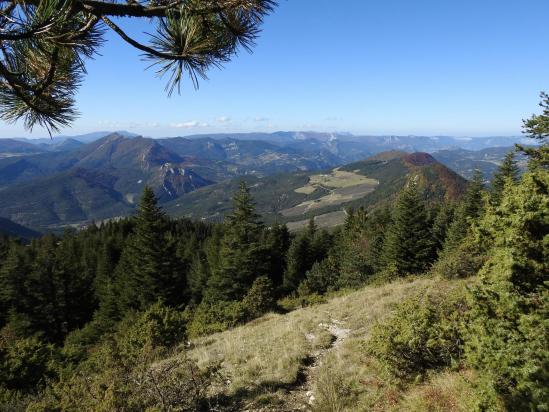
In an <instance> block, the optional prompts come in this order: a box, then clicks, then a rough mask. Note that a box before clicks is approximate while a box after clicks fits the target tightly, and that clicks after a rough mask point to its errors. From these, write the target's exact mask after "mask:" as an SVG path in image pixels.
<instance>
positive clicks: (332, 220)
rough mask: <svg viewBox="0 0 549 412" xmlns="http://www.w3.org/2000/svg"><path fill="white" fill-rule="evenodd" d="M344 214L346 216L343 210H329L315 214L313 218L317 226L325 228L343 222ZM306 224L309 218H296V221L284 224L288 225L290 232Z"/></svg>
mask: <svg viewBox="0 0 549 412" xmlns="http://www.w3.org/2000/svg"><path fill="white" fill-rule="evenodd" d="M345 216H347V213H345V211H344V210H336V211H335V212H329V213H324V214H323V215H318V216H315V218H314V219H315V224H316V226H317V227H320V228H324V229H327V228H331V227H336V226H339V225H341V224H343V222H345ZM308 224H309V219H303V220H298V221H297V222H288V223H286V226H288V229H289V230H290V231H291V232H294V231H296V230H301V229H303V228H305V227H306V226H307V225H308Z"/></svg>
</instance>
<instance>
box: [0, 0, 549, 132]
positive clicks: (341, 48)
mask: <svg viewBox="0 0 549 412" xmlns="http://www.w3.org/2000/svg"><path fill="white" fill-rule="evenodd" d="M548 15H549V2H548V1H547V0H523V1H516V0H497V1H496V0H481V1H479V0H460V1H450V0H413V1H412V0H342V1H334V0H280V4H279V7H278V8H277V9H276V10H275V12H274V14H272V15H271V16H269V17H267V19H266V21H265V24H264V26H263V33H262V35H261V37H260V38H259V40H258V42H257V46H256V47H255V49H254V53H253V54H248V53H246V52H244V51H242V52H241V53H240V54H239V55H238V56H237V57H236V58H235V59H234V60H233V61H232V62H231V63H229V64H227V65H226V66H225V67H224V69H222V70H217V69H215V70H213V71H211V72H210V73H209V77H210V79H209V80H208V81H203V82H201V84H200V89H199V90H197V91H195V90H194V89H193V88H192V85H191V83H190V82H189V81H187V82H185V83H184V85H183V89H182V93H181V95H180V96H178V95H174V96H172V97H171V98H168V97H167V95H166V93H165V91H164V86H165V79H164V80H163V79H158V78H156V77H155V74H154V70H152V69H150V70H145V68H146V67H147V66H148V63H147V62H144V61H142V60H141V58H140V53H139V52H138V51H136V50H134V49H132V48H131V47H130V46H127V45H126V44H124V43H123V42H122V41H121V40H119V39H118V38H116V37H115V35H113V34H109V35H108V40H109V41H108V43H107V44H106V45H105V46H103V48H102V49H101V51H100V52H101V54H102V55H101V56H98V57H97V58H96V59H95V60H93V61H90V62H88V65H87V67H88V72H89V73H88V76H87V78H86V80H85V83H84V84H83V86H82V87H81V89H80V91H79V93H78V96H77V98H78V108H79V110H80V112H81V117H80V118H79V119H78V120H77V121H76V122H75V123H74V125H73V127H72V128H68V129H65V130H63V134H80V133H86V132H90V131H97V130H120V129H124V130H129V131H133V132H136V133H140V134H143V135H146V136H153V137H160V136H177V135H187V134H194V133H213V132H225V131H227V132H237V131H275V130H319V131H349V132H352V133H357V134H428V135H461V136H463V135H470V136H482V135H513V134H518V133H520V125H521V119H522V118H524V117H526V116H528V115H530V114H531V113H533V112H535V111H537V102H538V94H539V92H540V91H541V90H549V52H548V51H549V50H548V44H549V24H547V21H546V18H547V16H548ZM120 24H121V25H122V26H124V27H125V28H126V29H127V30H128V31H129V32H132V33H138V32H140V31H144V30H145V31H146V30H149V31H150V30H151V28H149V27H147V26H146V25H144V24H143V23H133V22H120ZM45 134H46V133H45V131H44V130H41V129H35V131H34V132H33V133H32V136H33V137H42V136H44V135H45ZM24 135H27V133H26V132H25V131H24V129H23V128H22V126H21V125H20V124H17V125H15V126H10V125H7V124H5V123H2V125H1V126H0V136H1V137H14V136H24Z"/></svg>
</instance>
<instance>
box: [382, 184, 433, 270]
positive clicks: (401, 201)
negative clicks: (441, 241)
mask: <svg viewBox="0 0 549 412" xmlns="http://www.w3.org/2000/svg"><path fill="white" fill-rule="evenodd" d="M429 229H430V228H429V223H428V221H427V212H426V209H425V204H424V202H423V200H422V199H421V196H420V194H419V192H418V189H417V185H416V183H415V181H414V180H413V179H412V180H410V182H409V183H408V185H407V187H406V188H404V190H402V192H401V193H400V195H399V196H398V199H397V201H396V204H395V209H394V212H393V222H392V224H391V226H390V227H389V230H388V233H387V238H386V241H385V244H384V248H385V250H384V256H385V263H386V265H387V266H391V267H394V268H395V269H396V270H397V271H398V272H399V273H400V274H407V273H412V274H413V273H420V272H422V271H424V270H426V269H427V268H428V266H429V264H430V263H431V262H432V260H433V242H432V239H431V232H430V230H429Z"/></svg>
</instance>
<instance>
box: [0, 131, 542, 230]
mask: <svg viewBox="0 0 549 412" xmlns="http://www.w3.org/2000/svg"><path fill="white" fill-rule="evenodd" d="M515 142H520V143H522V144H529V143H531V142H530V141H529V140H528V139H524V138H522V137H516V138H511V137H501V138H497V137H490V138H456V137H444V136H439V137H425V136H353V135H350V134H333V133H316V132H276V133H245V134H211V135H197V136H188V137H175V138H165V139H150V138H143V137H139V136H136V135H134V134H131V133H128V132H119V133H108V132H98V133H92V134H88V135H83V136H72V137H56V138H54V139H51V140H50V139H0V216H2V217H5V218H8V219H11V220H12V221H14V222H16V223H18V224H22V225H25V226H29V227H33V228H38V229H40V230H42V229H56V228H59V227H62V226H65V225H76V226H78V225H84V224H87V223H89V222H90V221H92V220H96V221H97V220H104V219H109V218H113V217H117V216H124V215H128V214H131V213H132V212H133V210H134V208H135V204H136V202H137V200H138V197H139V196H140V193H141V192H142V190H143V186H144V185H145V184H148V185H150V186H151V187H153V189H154V190H155V192H156V194H157V196H158V197H159V199H160V202H161V203H162V204H165V205H166V208H167V210H168V211H169V212H171V213H173V214H177V215H192V216H195V217H209V216H212V215H215V216H217V215H222V214H223V213H224V210H225V209H226V207H227V203H226V201H227V200H228V199H229V198H230V195H231V193H232V191H233V189H235V186H236V184H237V183H236V182H237V181H238V179H240V178H241V177H246V178H247V179H249V181H250V184H252V185H258V186H257V187H259V186H262V187H270V188H271V189H272V188H273V187H279V186H280V190H281V191H282V192H280V191H278V192H277V190H278V189H272V190H274V191H273V192H272V196H270V197H269V195H268V192H266V194H265V196H263V194H261V193H259V196H260V197H264V198H265V204H266V205H268V208H267V209H269V210H270V211H269V213H271V214H272V213H274V214H275V215H276V214H277V213H278V212H279V211H281V210H284V209H280V207H282V206H283V205H286V206H288V207H293V206H295V205H293V206H290V204H291V203H292V201H293V200H296V201H297V200H301V201H308V200H313V198H314V196H316V194H318V195H319V196H320V195H321V194H322V190H320V189H319V190H320V191H318V190H317V192H316V194H315V195H313V194H308V195H306V196H305V198H303V196H301V195H303V193H296V192H294V191H293V189H292V187H293V186H292V185H293V184H294V183H299V184H302V186H303V187H305V186H306V184H307V179H308V178H309V176H310V175H311V173H309V172H311V171H318V170H325V171H327V172H328V173H329V174H330V173H335V172H334V168H336V167H339V166H342V165H345V164H349V163H353V162H357V161H361V160H363V159H366V158H370V157H371V156H375V155H376V154H378V153H381V152H385V151H395V150H398V151H399V153H400V155H399V156H397V157H398V158H399V159H401V158H402V156H404V154H403V153H406V152H408V153H410V152H430V153H432V154H433V156H434V158H436V159H437V160H438V161H440V162H441V163H443V164H445V165H446V166H449V167H450V168H452V169H454V170H455V171H456V172H458V173H459V174H461V175H463V176H466V177H469V176H470V174H471V173H472V170H473V169H474V168H481V169H482V170H483V171H484V172H485V173H486V176H487V178H488V179H489V178H490V177H491V174H492V173H493V171H494V170H495V169H496V168H497V164H498V162H499V161H500V160H501V159H502V158H503V156H504V155H505V153H506V152H507V151H508V150H510V149H511V146H512V144H513V143H515ZM493 146H497V147H493ZM433 160H434V159H433ZM402 162H403V161H401V163H402ZM435 163H436V164H438V162H435ZM435 163H433V164H435ZM355 166H356V168H358V169H360V167H359V166H360V165H355ZM355 166H353V167H355ZM433 167H434V166H433ZM436 167H440V166H436ZM338 170H340V172H338V173H339V174H341V171H344V170H346V169H345V168H341V169H338ZM383 170H385V169H383ZM387 170H392V169H390V168H389V169H387ZM400 171H401V173H400V172H399V173H400V174H399V176H400V177H399V179H402V176H404V175H407V174H408V173H409V169H402V168H401V169H400ZM281 173H282V174H283V175H280V174H281ZM368 173H371V171H368ZM368 173H366V176H367V177H368V178H373V179H378V178H376V177H374V176H370V174H368ZM376 173H380V174H381V175H383V174H384V173H385V172H380V171H375V173H374V174H376ZM387 173H389V172H387ZM403 173H404V174H403ZM444 173H446V172H444ZM336 174H337V173H336ZM381 175H380V176H381ZM338 176H339V175H338ZM338 176H335V175H334V179H335V180H334V181H338V182H339V183H338V184H341V181H342V179H340V178H339V177H338ZM235 178H236V180H231V179H235ZM353 178H354V177H353ZM284 179H287V181H286V183H283V182H285V180H284ZM288 179H289V180H288ZM338 179H339V180H338ZM358 179H359V180H361V178H358ZM384 179H385V178H384V177H383V176H381V177H380V179H378V180H379V182H380V183H379V184H380V188H381V187H385V186H386V184H382V183H381V182H383V181H384ZM399 182H401V180H399ZM290 183H291V184H290ZM399 184H400V183H399ZM273 185H274V186H273ZM284 185H285V186H284ZM397 186H398V185H397ZM397 186H395V187H397ZM199 189H200V190H199ZM271 189H269V190H271ZM290 189H291V190H290ZM309 189H311V188H308V189H303V190H309ZM316 189H318V188H316ZM316 189H315V190H316ZM339 189H341V190H339ZM219 190H222V191H223V193H222V194H223V196H224V197H223V196H222V197H223V199H221V198H219V199H218V198H217V197H216V195H215V193H217V192H216V191H219ZM330 190H332V189H330ZM333 190H338V192H337V193H336V194H337V195H342V196H344V197H345V198H346V199H350V200H349V201H350V202H351V201H352V202H355V201H358V198H359V197H360V198H362V197H364V196H361V195H360V196H359V193H362V192H360V191H361V190H365V191H366V192H367V191H368V190H367V187H366V186H361V189H356V188H352V186H348V187H347V188H343V187H339V188H333ZM357 190H358V192H356V193H354V194H353V193H351V192H353V191H357ZM191 192H193V193H192V194H191ZM275 192H276V193H278V194H280V196H279V197H277V196H278V195H276V194H275ZM279 192H280V193H279ZM340 192H341V193H340ZM366 192H364V194H366ZM373 193H378V194H379V193H381V192H380V191H379V189H376V190H374V191H373ZM391 193H392V192H391ZM311 196H313V197H311ZM372 196H374V195H371V196H370V198H372ZM376 196H377V195H376ZM321 197H322V196H321ZM262 201H263V200H259V203H260V204H261V202H262ZM212 202H215V203H216V205H217V206H215V207H213V206H212V205H211V203H212ZM279 206H280V207H279ZM332 206H333V205H332ZM323 207H324V206H323ZM277 208H278V209H277ZM267 209H265V208H263V209H262V212H264V213H266V212H267ZM313 209H314V210H315V213H316V210H317V209H321V208H318V207H313ZM336 209H337V208H336ZM197 210H200V211H201V212H202V213H201V214H200V215H199V214H197V213H196V211H197ZM322 212H323V211H322ZM298 217H299V216H289V215H287V216H284V219H285V220H296V219H297V218H298Z"/></svg>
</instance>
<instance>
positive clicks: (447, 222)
mask: <svg viewBox="0 0 549 412" xmlns="http://www.w3.org/2000/svg"><path fill="white" fill-rule="evenodd" d="M454 213H455V209H454V205H452V204H449V203H445V204H443V205H441V207H440V208H439V210H438V213H437V214H436V216H435V219H434V221H433V228H432V230H431V232H432V236H433V242H434V243H435V248H436V250H437V251H440V250H442V248H443V247H444V243H445V242H446V236H447V234H448V229H449V228H450V226H451V225H452V222H453V220H454Z"/></svg>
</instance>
